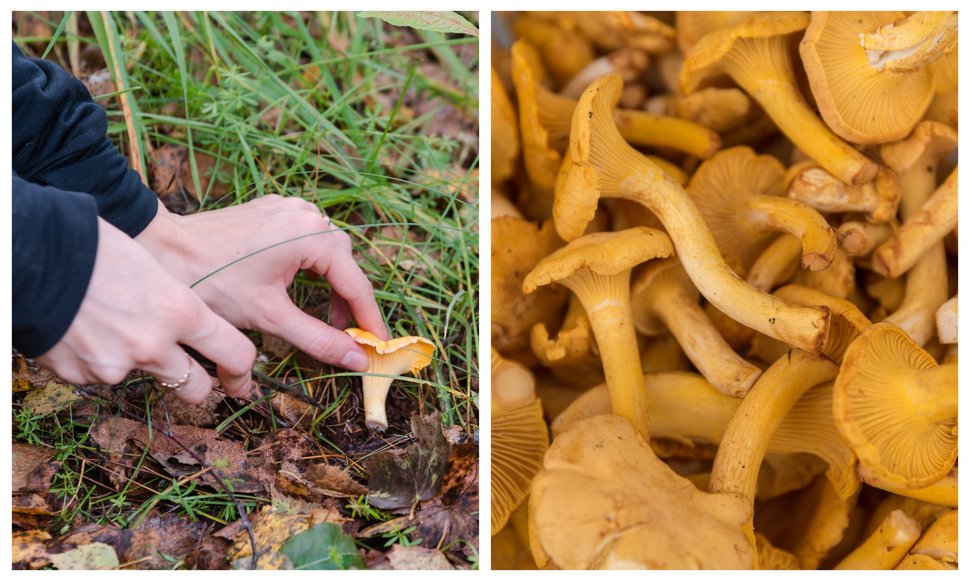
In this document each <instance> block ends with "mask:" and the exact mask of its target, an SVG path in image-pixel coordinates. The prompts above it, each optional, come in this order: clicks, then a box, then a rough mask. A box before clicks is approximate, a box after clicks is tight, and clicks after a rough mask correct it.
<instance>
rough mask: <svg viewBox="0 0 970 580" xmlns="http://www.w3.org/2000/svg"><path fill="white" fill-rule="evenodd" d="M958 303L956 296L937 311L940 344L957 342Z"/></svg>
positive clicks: (937, 331) (937, 329)
mask: <svg viewBox="0 0 970 580" xmlns="http://www.w3.org/2000/svg"><path fill="white" fill-rule="evenodd" d="M957 315H958V305H957V297H956V296H954V297H953V298H950V299H949V300H947V301H946V302H944V303H943V305H942V306H940V308H939V309H938V310H937V311H936V333H937V337H938V338H939V339H940V344H956V343H957V335H958V333H959V332H958V327H957V320H958V318H957Z"/></svg>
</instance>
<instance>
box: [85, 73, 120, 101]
mask: <svg viewBox="0 0 970 580" xmlns="http://www.w3.org/2000/svg"><path fill="white" fill-rule="evenodd" d="M81 82H82V83H84V86H85V88H87V89H88V92H89V93H91V96H92V97H100V96H103V95H110V94H111V93H114V92H115V91H117V90H118V89H117V88H115V83H114V80H113V79H112V78H111V72H110V71H109V70H108V69H106V68H102V69H100V70H96V71H93V72H91V74H88V75H85V76H83V77H81ZM111 100H112V99H98V98H95V102H96V103H98V104H100V105H101V106H102V107H107V106H108V104H109V103H110V102H111Z"/></svg>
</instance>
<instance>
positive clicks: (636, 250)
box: [522, 227, 674, 292]
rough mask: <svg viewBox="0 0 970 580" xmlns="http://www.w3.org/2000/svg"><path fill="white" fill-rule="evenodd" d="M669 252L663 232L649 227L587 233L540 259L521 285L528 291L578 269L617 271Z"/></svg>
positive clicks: (665, 235) (564, 276)
mask: <svg viewBox="0 0 970 580" xmlns="http://www.w3.org/2000/svg"><path fill="white" fill-rule="evenodd" d="M673 253H674V246H673V244H671V242H670V238H668V237H667V234H665V233H663V232H661V231H659V230H655V229H653V228H647V227H636V228H630V229H628V230H622V231H619V232H599V233H595V234H588V235H585V236H583V237H581V238H577V239H575V240H573V241H572V242H569V244H567V245H566V246H565V247H564V248H560V249H559V250H556V251H555V252H553V253H552V254H550V255H549V256H546V257H545V258H543V260H542V261H540V262H539V263H538V264H537V265H536V267H535V269H534V270H532V272H530V273H529V275H528V276H526V277H525V282H523V284H522V288H523V289H524V290H525V291H526V292H532V291H534V290H535V289H536V288H538V287H540V286H545V285H546V284H550V283H552V282H557V281H559V280H562V279H565V278H568V277H569V276H572V275H573V274H574V273H576V272H578V271H580V270H589V271H591V272H595V273H596V274H601V275H611V274H618V273H620V272H623V271H624V270H630V269H632V268H633V267H634V266H636V265H637V264H640V263H642V262H646V261H647V260H651V259H653V258H666V257H668V256H670V255H672V254H673Z"/></svg>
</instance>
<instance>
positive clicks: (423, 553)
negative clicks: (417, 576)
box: [387, 544, 455, 570]
mask: <svg viewBox="0 0 970 580" xmlns="http://www.w3.org/2000/svg"><path fill="white" fill-rule="evenodd" d="M387 561H388V564H389V566H390V568H391V569H392V570H454V569H455V567H454V566H452V565H451V562H449V561H448V558H446V557H445V555H444V554H442V553H441V552H439V551H438V550H432V549H429V548H422V547H421V546H402V545H400V544H395V545H394V546H393V547H392V548H391V550H390V551H389V552H388V553H387Z"/></svg>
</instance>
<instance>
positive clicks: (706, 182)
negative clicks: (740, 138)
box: [687, 147, 785, 276]
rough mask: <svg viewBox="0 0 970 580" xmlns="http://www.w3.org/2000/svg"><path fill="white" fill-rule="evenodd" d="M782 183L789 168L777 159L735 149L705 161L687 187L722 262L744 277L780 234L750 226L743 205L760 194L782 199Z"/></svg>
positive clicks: (749, 150)
mask: <svg viewBox="0 0 970 580" xmlns="http://www.w3.org/2000/svg"><path fill="white" fill-rule="evenodd" d="M784 179H785V167H784V166H783V165H782V164H781V162H780V161H778V160H777V159H775V158H774V157H772V156H770V155H758V154H757V153H755V152H754V150H753V149H751V148H750V147H732V148H731V149H725V150H724V151H720V152H718V153H716V154H715V155H714V156H713V157H711V158H710V159H708V160H707V161H705V162H704V163H701V165H700V167H698V168H697V171H696V172H695V173H694V175H693V176H692V177H691V180H690V183H688V184H687V193H688V194H689V195H690V198H691V199H692V200H693V201H694V204H695V205H696V206H697V209H699V210H700V212H701V214H702V215H703V216H704V222H705V223H706V224H707V227H708V228H710V230H711V235H712V236H714V241H715V242H717V247H718V249H719V250H721V254H723V255H724V260H725V261H726V262H727V263H728V265H729V266H731V268H732V269H733V270H734V271H735V272H737V273H738V275H741V276H743V275H745V273H746V272H747V271H748V269H749V268H750V267H751V264H753V263H754V261H755V260H756V259H757V258H758V256H760V255H761V253H762V252H763V251H764V250H765V248H766V247H767V246H768V244H770V243H771V241H772V239H773V238H774V237H775V236H776V235H777V232H776V231H775V230H771V229H767V228H752V227H750V225H749V220H748V218H747V216H746V215H745V211H744V208H745V204H746V203H747V202H748V201H749V200H750V199H751V198H752V197H753V196H756V195H770V196H779V197H780V196H784V195H785V188H784Z"/></svg>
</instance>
